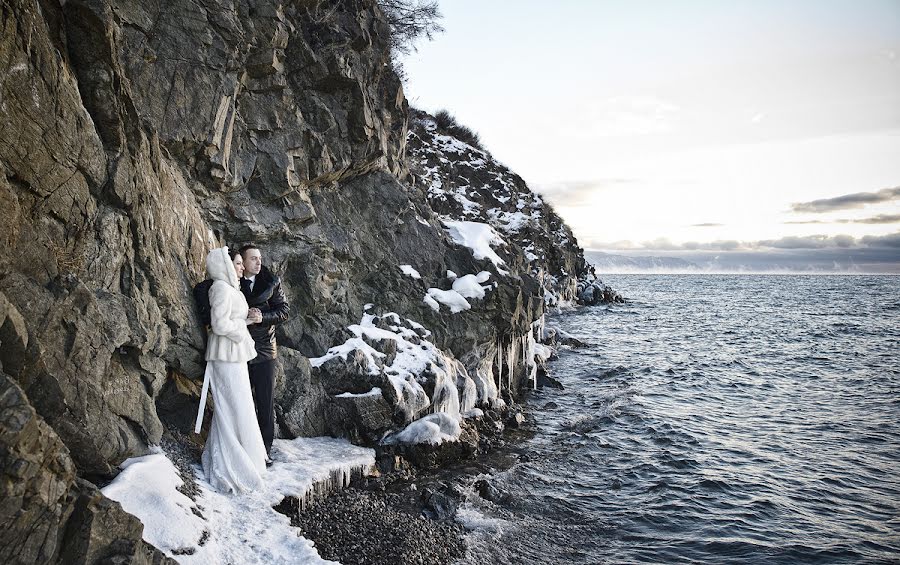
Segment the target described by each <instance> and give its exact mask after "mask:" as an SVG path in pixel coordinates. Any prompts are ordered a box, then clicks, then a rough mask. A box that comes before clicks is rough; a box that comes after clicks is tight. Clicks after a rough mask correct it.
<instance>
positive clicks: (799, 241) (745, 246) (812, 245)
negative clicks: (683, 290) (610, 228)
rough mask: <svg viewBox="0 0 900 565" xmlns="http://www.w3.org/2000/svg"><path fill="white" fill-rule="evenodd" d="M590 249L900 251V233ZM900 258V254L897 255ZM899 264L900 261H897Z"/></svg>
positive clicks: (602, 245)
mask: <svg viewBox="0 0 900 565" xmlns="http://www.w3.org/2000/svg"><path fill="white" fill-rule="evenodd" d="M587 247H588V248H589V249H598V250H600V249H602V250H617V251H739V250H740V251H760V250H765V249H853V248H882V249H885V248H886V249H898V250H900V232H896V233H893V234H889V235H881V236H875V235H867V236H865V237H861V238H855V237H853V236H851V235H808V236H787V237H782V238H779V239H764V240H759V241H737V240H733V239H729V240H717V241H710V242H703V243H700V242H696V241H689V242H686V243H673V242H672V241H670V240H669V239H666V238H657V239H654V240H652V241H645V242H641V243H635V242H633V241H627V240H625V241H615V242H611V243H607V242H600V241H591V242H589V243H588V246H587ZM898 254H900V251H898ZM898 260H900V257H898Z"/></svg>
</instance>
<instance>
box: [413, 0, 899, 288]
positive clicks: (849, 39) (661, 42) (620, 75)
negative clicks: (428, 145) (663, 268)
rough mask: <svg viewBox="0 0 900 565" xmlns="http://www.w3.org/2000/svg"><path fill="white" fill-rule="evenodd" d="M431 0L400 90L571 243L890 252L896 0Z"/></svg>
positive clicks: (894, 209) (895, 253) (645, 248)
mask: <svg viewBox="0 0 900 565" xmlns="http://www.w3.org/2000/svg"><path fill="white" fill-rule="evenodd" d="M440 9H441V12H442V14H443V16H444V17H443V19H442V22H441V23H442V25H443V27H444V28H445V31H444V33H442V34H440V35H438V36H436V37H435V39H434V40H433V41H431V42H421V43H419V45H418V51H417V52H416V53H413V54H412V55H410V56H408V57H406V58H405V59H404V67H405V70H406V74H407V83H406V94H407V98H408V99H409V101H410V103H411V104H412V105H413V106H415V107H417V108H420V109H423V110H427V111H432V112H433V111H436V110H438V109H442V108H445V109H447V110H449V111H450V112H451V113H453V114H454V115H455V116H456V117H457V118H458V120H459V121H460V122H461V123H463V124H465V125H467V126H469V127H471V128H472V129H474V130H475V131H477V132H478V133H479V134H480V136H481V139H482V141H483V142H484V144H485V146H486V147H487V148H488V149H489V150H490V151H491V153H492V154H493V156H494V157H495V158H497V159H499V160H500V161H502V162H503V163H504V164H506V165H507V166H509V167H510V168H511V169H512V170H514V171H516V172H517V173H519V174H520V175H521V176H522V177H523V178H524V179H525V180H526V181H527V182H528V183H529V185H530V186H531V187H532V189H534V190H536V191H537V192H539V193H541V194H543V195H544V196H545V197H546V198H547V199H548V200H549V201H550V202H551V203H553V204H554V206H555V208H556V209H557V211H558V212H559V213H560V215H561V216H562V217H563V218H564V219H565V220H566V221H567V222H568V223H569V225H570V226H572V228H573V230H574V231H575V234H576V236H577V237H578V240H579V243H580V244H581V245H582V246H584V247H587V248H590V249H597V250H605V251H609V252H614V253H625V254H641V253H643V254H648V253H657V254H660V255H665V254H673V253H675V254H677V253H678V252H680V251H691V252H694V251H697V250H707V251H710V252H722V253H730V252H741V253H745V254H746V253H747V252H754V253H766V252H770V251H778V250H784V249H792V250H808V251H809V254H816V253H823V252H824V251H822V250H828V251H829V252H833V251H841V252H843V251H848V252H849V251H854V250H866V251H867V252H869V251H870V250H871V249H878V250H879V251H878V253H879V254H880V255H879V257H882V259H883V260H884V261H887V262H888V263H891V262H893V263H896V267H897V270H898V271H900V1H898V0H879V1H876V0H844V1H833V0H779V1H773V0H752V1H750V0H728V1H718V0H693V1H692V0H679V1H662V0H661V1H650V0H621V1H612V0H610V1H605V0H594V1H589V0H581V1H576V0H558V1H556V2H553V3H547V2H545V1H531V0H517V1H516V2H499V1H492V0H480V1H470V0H442V1H441V2H440ZM832 255H833V253H832ZM879 260H880V259H879Z"/></svg>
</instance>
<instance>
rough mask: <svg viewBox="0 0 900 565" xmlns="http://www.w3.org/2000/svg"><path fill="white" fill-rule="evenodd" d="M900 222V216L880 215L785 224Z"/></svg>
mask: <svg viewBox="0 0 900 565" xmlns="http://www.w3.org/2000/svg"><path fill="white" fill-rule="evenodd" d="M898 222H900V214H878V215H877V216H872V217H871V218H858V219H852V220H848V219H841V220H803V221H793V222H784V223H785V224H794V225H805V224H896V223H898Z"/></svg>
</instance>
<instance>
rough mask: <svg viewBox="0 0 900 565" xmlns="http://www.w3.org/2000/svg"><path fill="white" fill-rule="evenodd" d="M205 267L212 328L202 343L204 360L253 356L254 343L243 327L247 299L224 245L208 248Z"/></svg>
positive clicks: (239, 360)
mask: <svg viewBox="0 0 900 565" xmlns="http://www.w3.org/2000/svg"><path fill="white" fill-rule="evenodd" d="M206 270H207V272H208V273H209V277H210V278H211V279H212V280H213V284H212V286H211V287H210V288H209V306H210V317H211V319H212V324H211V325H212V331H211V332H210V333H209V341H208V342H207V344H206V360H207V361H229V362H232V363H246V362H247V361H249V360H251V359H253V358H254V357H256V347H255V345H254V343H253V338H252V337H250V332H249V331H248V330H247V312H248V310H249V308H248V306H247V299H246V298H244V295H243V294H242V293H241V291H240V286H239V283H238V278H237V273H236V272H235V270H234V264H233V263H232V262H231V257H229V255H228V248H227V247H220V248H218V249H213V250H212V251H210V252H209V255H207V256H206Z"/></svg>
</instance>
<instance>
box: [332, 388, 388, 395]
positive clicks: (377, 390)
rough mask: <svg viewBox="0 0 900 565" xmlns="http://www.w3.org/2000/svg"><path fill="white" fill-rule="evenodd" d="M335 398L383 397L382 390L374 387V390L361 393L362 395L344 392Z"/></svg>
mask: <svg viewBox="0 0 900 565" xmlns="http://www.w3.org/2000/svg"><path fill="white" fill-rule="evenodd" d="M334 396H335V397H336V398H360V397H362V396H381V389H380V388H378V387H377V386H376V387H373V388H372V390H370V391H369V392H360V393H354V392H342V393H340V394H336V395H334Z"/></svg>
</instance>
